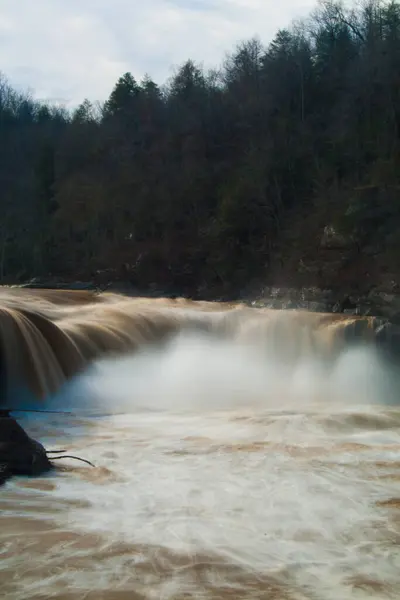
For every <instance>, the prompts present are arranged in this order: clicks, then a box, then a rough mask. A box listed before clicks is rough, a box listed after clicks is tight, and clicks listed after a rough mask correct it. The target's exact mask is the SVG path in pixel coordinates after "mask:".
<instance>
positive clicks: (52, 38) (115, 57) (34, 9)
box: [0, 0, 316, 107]
mask: <svg viewBox="0 0 400 600" xmlns="http://www.w3.org/2000/svg"><path fill="white" fill-rule="evenodd" d="M315 4H316V1H315V0H0V71H1V72H2V73H3V74H4V75H5V76H6V77H7V79H8V80H9V82H10V83H11V84H12V86H13V87H16V88H18V89H22V90H29V91H31V92H32V94H33V95H34V97H35V98H38V99H40V100H50V101H52V102H57V103H61V104H64V105H66V106H68V107H73V106H76V105H78V104H79V103H80V102H82V101H83V100H84V99H85V98H88V99H90V100H91V101H104V100H106V99H107V97H108V96H109V95H110V92H111V91H112V88H113V86H114V84H115V83H116V81H117V79H118V77H120V76H121V75H123V74H124V73H126V72H127V71H130V72H131V73H132V74H133V75H134V77H135V78H136V79H137V80H138V81H140V79H141V78H142V77H143V76H144V75H145V74H146V73H148V74H149V75H150V76H151V77H152V78H153V79H154V80H155V81H156V82H157V83H159V84H163V83H165V82H166V80H167V79H168V78H169V77H170V76H171V75H172V74H173V69H174V67H175V68H176V67H177V66H179V65H180V64H182V63H183V62H184V61H185V60H187V59H189V58H191V59H193V60H194V61H196V62H201V63H202V64H203V65H204V67H206V68H208V67H217V66H219V65H220V64H221V62H222V61H223V59H224V57H225V55H226V53H227V52H230V51H232V50H233V49H234V48H235V45H236V44H237V43H239V42H241V41H244V40H248V39H250V38H252V37H254V36H257V37H259V39H260V40H261V41H262V42H263V43H264V44H267V43H268V42H270V41H271V40H272V39H273V37H274V35H275V34H276V32H277V31H278V29H279V28H282V27H286V26H288V25H290V23H291V21H292V20H293V19H298V18H301V17H303V16H307V14H308V13H309V12H310V11H311V10H312V8H313V7H314V6H315Z"/></svg>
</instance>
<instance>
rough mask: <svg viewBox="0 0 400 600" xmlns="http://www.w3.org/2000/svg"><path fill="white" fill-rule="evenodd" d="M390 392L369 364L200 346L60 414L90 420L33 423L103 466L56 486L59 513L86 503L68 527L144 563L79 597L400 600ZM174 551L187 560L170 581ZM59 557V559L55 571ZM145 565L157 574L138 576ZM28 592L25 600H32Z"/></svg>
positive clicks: (76, 397)
mask: <svg viewBox="0 0 400 600" xmlns="http://www.w3.org/2000/svg"><path fill="white" fill-rule="evenodd" d="M392 381H393V380H392V379H391V373H390V372H389V370H388V369H387V368H386V367H385V365H383V364H382V363H381V361H380V360H379V358H378V357H377V356H376V355H374V353H373V352H372V351H371V350H370V349H365V348H358V349H353V350H351V351H350V350H349V351H348V352H347V353H346V354H343V355H342V356H341V357H340V358H339V360H338V361H337V362H336V363H335V364H333V365H330V366H327V365H326V364H324V363H323V362H322V361H318V360H315V359H314V360H311V359H310V358H305V359H304V360H300V361H299V362H298V363H296V364H295V365H293V364H292V363H291V364H286V363H285V361H282V360H272V359H271V357H270V356H267V354H265V353H263V352H261V351H260V348H259V346H258V345H257V347H256V346H252V345H251V344H247V345H244V344H240V343H239V342H237V343H233V342H232V341H230V342H229V343H228V342H224V341H221V340H217V339H211V338H208V337H206V336H199V335H193V334H192V335H188V334H185V335H184V334H182V335H179V336H178V337H177V338H175V339H174V340H173V341H172V342H171V343H170V344H169V345H167V346H164V347H163V348H162V349H161V348H160V349H158V350H155V349H152V350H143V351H142V352H140V353H139V354H137V355H135V356H130V357H126V358H124V359H119V360H108V361H100V362H98V363H96V364H95V365H94V366H93V367H92V368H91V369H89V370H88V371H87V372H86V373H85V374H84V375H83V376H81V377H79V378H77V379H75V380H74V381H73V382H72V383H71V384H69V385H68V386H67V387H66V388H65V389H64V390H62V392H61V393H60V395H59V396H58V397H56V398H54V399H53V401H52V407H53V408H56V407H61V406H62V408H63V409H70V410H76V411H77V412H79V411H80V416H79V417H77V418H76V419H75V420H74V419H71V418H69V417H68V419H69V421H68V422H66V420H65V419H66V418H67V417H53V416H52V417H50V416H49V417H46V418H44V417H42V416H38V417H35V418H34V419H32V418H31V417H30V418H29V419H28V420H27V421H26V423H27V425H28V427H29V428H30V430H31V431H37V432H40V433H41V439H42V441H44V442H45V443H46V444H47V445H51V446H52V447H54V444H55V442H56V441H57V444H61V445H65V444H66V443H67V444H69V445H70V446H71V445H72V449H73V451H74V453H79V454H81V455H82V456H84V457H85V458H88V459H89V460H92V461H93V462H95V463H96V465H97V467H98V468H97V469H95V470H93V471H91V470H90V469H88V470H86V469H85V468H83V469H81V468H77V469H76V470H72V471H70V472H67V473H64V474H63V475H62V476H58V477H54V476H53V477H52V478H51V479H52V481H54V483H55V489H54V490H53V491H52V492H51V498H52V499H53V500H54V499H58V500H59V501H60V502H66V501H68V502H69V501H73V502H74V505H73V506H74V507H73V508H71V509H70V510H66V511H64V512H63V513H62V514H60V515H58V516H57V520H58V521H57V522H58V526H61V527H64V528H65V527H68V529H69V530H71V531H76V532H79V533H80V534H82V533H85V534H86V535H89V534H101V535H104V541H103V542H102V544H103V545H105V546H106V547H109V548H111V547H112V545H113V544H115V543H117V542H119V543H120V542H124V543H127V544H132V545H133V546H134V547H135V548H140V558H139V554H138V552H139V551H137V552H136V554H135V553H134V552H133V551H132V555H131V561H130V562H129V561H126V559H124V558H123V557H121V556H119V559H118V560H116V561H115V560H112V561H111V559H110V560H108V562H107V561H105V560H104V561H103V562H102V564H101V576H100V575H98V577H97V578H96V577H95V576H94V574H95V573H96V572H97V573H99V565H96V564H95V561H94V560H93V561H92V562H91V563H90V566H86V567H85V568H83V567H82V568H81V569H79V568H78V569H77V572H76V573H75V575H74V578H72V579H71V578H70V579H69V582H68V585H69V586H70V588H69V589H71V590H72V592H74V593H75V594H76V595H75V596H72V597H78V594H79V593H82V594H83V592H84V591H87V590H89V589H91V590H92V591H93V590H94V591H97V593H98V594H100V593H102V592H105V591H108V592H110V590H115V589H116V588H115V586H116V585H118V586H119V587H118V589H121V590H126V591H129V590H130V591H131V592H132V591H136V592H138V593H139V592H140V593H141V594H142V595H143V597H145V598H171V599H172V598H173V599H177V598H183V597H185V598H225V597H227V598H228V597H232V596H229V595H228V592H229V591H231V592H232V590H233V591H235V590H236V592H235V593H234V596H233V597H238V598H239V597H240V598H271V599H275V600H277V599H280V600H286V599H290V600H296V599H303V600H304V599H310V600H338V599H339V598H340V599H341V600H347V599H356V598H358V599H362V600H364V599H366V598H376V599H379V598H385V599H387V598H393V597H398V595H399V593H400V575H399V573H400V552H399V550H398V547H399V546H398V545H397V542H398V541H399V533H400V531H399V527H398V523H399V520H398V519H397V520H396V519H395V518H394V516H393V513H392V512H391V511H390V510H389V509H388V508H387V506H386V504H385V502H387V501H389V500H392V499H393V498H394V499H396V498H400V478H399V476H398V465H399V462H400V413H399V411H398V410H397V408H395V407H390V406H388V403H389V400H390V402H391V401H392V398H393V393H394V391H395V390H394V388H393V386H392ZM89 412H90V413H92V414H94V413H107V414H105V415H104V414H103V416H97V417H96V418H93V417H92V416H88V413H89ZM96 473H98V474H99V480H97V481H96ZM101 473H103V474H104V478H102V477H100V474H101ZM18 485H19V484H18V481H15V482H13V483H12V484H10V485H9V486H8V491H7V493H8V494H15V491H16V490H17V489H18ZM7 493H6V494H5V496H4V497H3V498H6V497H7ZM39 495H40V497H41V498H44V499H46V500H47V499H48V497H49V492H46V491H42V492H40V494H39ZM25 497H26V498H28V501H29V494H28V495H27V496H25ZM20 498H21V496H20ZM82 500H84V501H85V502H88V503H89V506H82V507H79V504H78V506H77V504H76V503H79V502H80V501H82ZM0 508H1V501H0ZM35 510H37V511H38V514H42V516H43V514H45V512H46V511H45V510H43V509H41V508H40V502H39V507H38V508H37V509H35ZM47 518H49V515H47ZM50 519H52V520H54V521H55V517H54V516H50ZM133 546H132V547H133ZM163 550H166V551H169V552H173V553H175V555H177V556H179V557H181V559H180V562H179V565H175V566H170V568H167V569H166V572H164V571H163V569H164V567H165V560H166V559H165V557H164V558H160V557H163V556H164V555H163V554H162V552H163ZM91 551H92V553H93V552H94V548H92V550H91ZM58 552H64V554H63V556H64V558H65V560H67V558H68V557H69V558H70V556H71V553H73V552H75V554H76V552H77V551H76V550H73V549H71V548H70V549H68V548H65V547H63V549H61V548H58ZM87 554H88V555H90V549H89V550H88V551H87ZM57 556H59V555H57V552H56V553H55V552H54V548H53V547H52V548H51V549H50V550H49V551H48V554H46V560H48V561H49V562H50V564H54V565H57V564H58V563H57V562H56V561H57ZM182 557H185V558H182ZM204 557H207V559H205V558H204ZM125 558H126V557H125ZM42 559H43V557H42ZM7 560H8V562H7ZM7 560H6V561H5V562H3V565H5V564H7V565H8V568H10V563H12V561H14V563H15V561H17V562H18V559H17V558H16V557H11V558H9V559H7ZM52 561H53V562H52ZM135 561H136V562H135ZM138 561H139V562H140V561H142V562H143V561H148V563H149V564H152V565H153V566H154V565H155V566H154V568H153V570H151V569H150V570H148V571H145V573H144V574H143V575H140V571H137V568H138V566H137V565H138ZM163 561H164V562H163ZM205 561H206V562H207V561H208V562H207V564H208V567H207V569H208V570H207V573H206V576H204V577H199V575H198V568H199V564H200V563H201V564H204V562H205ZM135 565H136V566H135ZM160 565H161V566H160ZM162 565H164V566H162ZM228 567H229V568H228ZM135 569H136V570H135ZM16 571H18V569H17V568H16ZM116 573H117V574H118V577H116ZM135 573H136V574H135ZM138 573H139V574H138ZM196 573H197V575H196ZM235 573H240V574H241V579H240V578H239V579H240V581H241V583H240V581H239V582H238V580H237V579H236V575H235ZM0 575H1V573H0ZM64 580H65V573H63V572H62V571H59V572H58V571H56V570H55V571H54V572H52V574H51V576H50V575H48V576H42V577H41V586H42V587H41V589H42V590H44V592H43V593H47V594H49V595H50V594H51V593H54V590H57V589H58V590H60V589H62V590H63V589H64V587H63V585H64V584H63V581H64ZM257 582H258V583H257ZM267 582H270V583H267ZM271 582H273V586H275V587H270V588H268V585H272V583H271ZM31 583H32V582H31ZM256 583H257V585H256ZM32 585H33V584H32ZM35 585H36V584H35ZM57 586H58V587H57ZM60 586H61V587H60ZM237 586H239V587H237ZM254 586H256V587H254ZM10 589H11V588H10ZM32 589H33V588H32ZM32 589H31V594H32ZM34 589H36V588H34ZM21 590H22V588H21V586H20V587H19V588H18V587H17V588H13V594H14V596H13V597H14V598H23V597H27V596H24V595H23V593H22V591H21ZM268 590H269V591H268ZM271 590H274V591H271ZM185 594H186V596H185ZM235 594H236V595H235ZM396 594H397V595H396ZM10 597H11V596H10ZM110 597H111V596H110Z"/></svg>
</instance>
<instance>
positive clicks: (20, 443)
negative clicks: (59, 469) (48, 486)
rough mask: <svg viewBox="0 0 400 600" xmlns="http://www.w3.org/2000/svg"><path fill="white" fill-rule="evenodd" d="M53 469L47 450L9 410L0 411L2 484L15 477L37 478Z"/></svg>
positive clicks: (0, 478) (0, 475) (0, 474)
mask: <svg viewBox="0 0 400 600" xmlns="http://www.w3.org/2000/svg"><path fill="white" fill-rule="evenodd" d="M51 469H52V464H51V462H50V460H49V459H48V457H47V454H46V450H45V448H44V447H43V446H42V444H40V443H39V442H37V441H36V440H34V439H32V438H31V437H29V435H28V434H27V433H26V431H25V430H24V429H23V428H22V427H21V425H19V424H18V423H17V421H16V420H15V419H14V418H13V417H12V416H11V415H10V414H9V412H8V411H7V410H0V484H1V483H4V481H6V480H7V479H8V478H9V477H11V476H13V475H28V476H37V475H41V474H43V473H46V472H47V471H50V470H51Z"/></svg>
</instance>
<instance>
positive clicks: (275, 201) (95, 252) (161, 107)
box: [0, 0, 400, 294]
mask: <svg viewBox="0 0 400 600" xmlns="http://www.w3.org/2000/svg"><path fill="white" fill-rule="evenodd" d="M399 128H400V3H399V2H397V1H390V2H384V1H380V0H367V1H365V2H363V3H362V4H358V5H357V6H355V7H351V8H348V7H347V8H346V7H345V6H344V5H342V4H341V3H338V2H332V1H331V0H324V1H323V2H320V3H319V4H318V6H317V8H316V9H315V10H314V11H313V13H312V14H311V16H310V17H309V18H308V19H305V20H303V21H301V22H298V23H295V24H292V25H291V26H290V27H289V28H287V29H282V30H280V31H278V32H277V34H276V36H275V38H274V39H273V41H272V42H271V43H270V44H269V45H268V46H267V47H264V46H263V44H262V43H261V42H260V41H259V40H258V39H256V38H254V39H251V40H249V41H246V42H242V43H240V44H239V45H238V46H237V47H236V48H235V49H234V51H233V52H232V53H231V54H230V55H228V56H227V58H226V60H225V61H224V63H223V65H222V66H221V67H220V68H218V69H214V70H205V69H203V68H202V66H201V65H199V64H196V63H195V62H194V61H192V60H188V61H187V62H185V63H184V64H183V65H181V66H180V67H179V68H178V69H176V72H175V74H174V76H172V77H171V79H170V80H169V81H167V82H166V84H165V85H163V86H161V87H160V86H158V85H157V84H156V83H155V82H154V81H153V80H152V79H151V78H150V77H149V76H146V77H145V78H144V79H143V80H142V81H141V82H138V81H136V79H135V78H134V76H133V75H132V74H131V73H126V74H124V75H122V76H121V77H120V79H119V80H118V81H117V83H116V84H115V87H114V89H113V90H112V93H111V95H110V97H109V98H108V99H107V100H106V101H105V102H104V103H103V104H98V105H94V104H92V103H91V102H90V101H89V100H87V99H86V100H84V101H83V102H82V104H81V105H80V106H79V107H78V108H76V109H75V110H73V111H70V112H68V111H66V110H65V109H62V108H59V107H57V106H52V105H49V104H45V103H40V102H38V101H35V100H34V99H33V98H32V97H30V96H29V95H28V94H24V93H19V92H17V91H16V90H15V89H13V87H12V86H11V85H10V84H9V83H8V81H7V80H6V78H5V77H4V76H3V77H1V79H0V203H1V213H2V218H1V222H0V279H1V281H2V282H3V283H9V282H16V281H21V280H25V279H28V278H30V277H34V276H53V277H61V278H66V279H86V280H87V279H93V278H96V277H97V276H98V277H100V276H101V275H100V274H101V273H103V274H104V273H106V274H107V273H108V275H105V276H106V277H110V278H112V277H116V278H119V279H121V278H122V279H126V280H131V281H132V282H133V283H135V284H136V285H138V286H141V287H146V286H148V285H150V284H152V283H156V284H157V285H159V286H160V287H161V288H163V287H164V288H165V287H168V286H169V287H171V286H173V287H175V288H176V289H177V290H179V292H180V293H188V292H189V293H192V294H193V293H197V292H199V293H201V290H205V289H207V290H212V289H215V290H217V289H218V290H226V291H227V290H232V289H234V288H235V287H238V286H239V287H240V286H242V285H244V284H245V283H246V282H248V281H249V280H251V279H256V278H260V279H263V278H267V277H268V270H269V267H270V263H271V260H272V259H273V257H274V252H275V249H276V245H277V244H279V240H280V239H282V235H283V233H284V232H287V230H288V228H290V225H291V223H294V222H295V221H296V219H297V220H298V219H299V218H300V217H301V219H303V220H304V219H305V220H307V219H310V218H311V216H312V215H315V214H323V212H324V210H326V209H327V208H326V207H327V206H328V205H329V206H330V207H332V205H334V207H335V214H336V216H337V220H338V226H340V227H341V228H342V229H343V231H350V232H351V234H352V235H355V236H356V238H357V240H358V243H361V244H362V241H363V239H364V238H368V236H369V235H370V233H371V229H373V230H374V232H375V233H376V231H380V234H379V235H381V236H382V240H384V243H387V244H392V246H393V248H394V249H397V250H396V251H398V252H399V254H398V255H399V256H400V235H399V232H398V231H397V230H398V229H400V228H399V227H398V224H399V222H400V220H399V219H400V202H399V193H398V192H399V189H400V169H399V156H400V155H399V150H400V147H399V142H400V134H399ZM296 222H297V221H296ZM392 246H391V247H392Z"/></svg>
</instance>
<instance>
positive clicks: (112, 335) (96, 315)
mask: <svg viewBox="0 0 400 600" xmlns="http://www.w3.org/2000/svg"><path fill="white" fill-rule="evenodd" d="M187 329H195V330H198V331H204V332H209V333H213V334H214V335H216V336H225V338H226V337H228V339H229V337H230V338H232V339H234V338H240V339H243V341H246V339H251V338H254V337H255V336H258V337H259V338H260V340H264V342H267V343H268V344H270V346H271V350H272V351H273V352H275V353H278V352H282V353H284V354H285V356H286V359H287V360H289V357H291V359H292V360H296V357H298V356H299V355H301V354H304V352H311V353H314V354H317V355H319V356H321V355H326V356H334V355H335V354H337V352H339V351H340V350H342V349H343V348H344V347H346V345H348V344H349V343H351V342H352V341H354V339H355V340H364V341H365V342H368V343H373V341H374V335H375V320H374V319H373V318H371V317H357V316H349V315H342V314H329V315H326V314H319V313H308V312H306V311H287V312H285V311H276V310H272V309H267V308H253V307H248V306H245V305H243V304H240V303H237V304H235V303H218V302H194V301H191V300H187V299H183V298H178V299H175V300H171V299H164V298H158V299H148V298H127V297H125V296H118V295H116V294H106V293H105V294H100V295H99V294H97V295H96V294H94V293H92V292H81V291H62V290H26V289H6V288H2V289H0V350H1V366H2V380H3V382H5V386H6V390H4V395H5V397H7V390H8V391H9V390H10V389H11V388H12V386H13V385H14V386H15V385H16V384H20V383H21V382H24V384H26V385H27V386H28V388H29V389H30V390H31V392H32V393H33V394H34V395H35V396H36V397H38V398H43V397H45V396H46V395H49V394H52V393H54V392H56V391H57V390H58V389H59V388H60V386H61V385H62V384H63V383H64V382H65V381H66V380H68V379H70V378H71V377H73V376H74V375H75V374H77V373H79V372H81V371H82V370H83V369H84V368H85V367H86V366H87V365H88V364H90V363H91V362H92V361H93V360H95V359H97V358H101V357H103V356H116V355H122V354H124V353H127V352H133V351H135V350H139V349H141V348H143V347H144V346H145V345H147V344H150V343H160V342H162V341H163V340H167V339H168V338H169V337H170V336H171V335H173V334H176V333H179V332H180V331H184V330H187Z"/></svg>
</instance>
